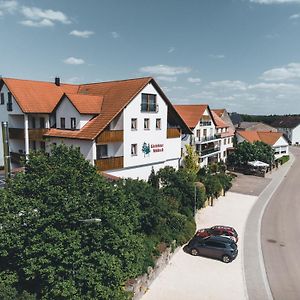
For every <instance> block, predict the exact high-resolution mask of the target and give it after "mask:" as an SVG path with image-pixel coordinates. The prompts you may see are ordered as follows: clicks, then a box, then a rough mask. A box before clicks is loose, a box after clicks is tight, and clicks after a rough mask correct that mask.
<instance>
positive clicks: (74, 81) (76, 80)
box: [66, 76, 82, 84]
mask: <svg viewBox="0 0 300 300" xmlns="http://www.w3.org/2000/svg"><path fill="white" fill-rule="evenodd" d="M80 82H82V80H81V78H79V77H76V76H75V77H71V78H69V79H67V80H66V83H71V84H74V83H80Z"/></svg>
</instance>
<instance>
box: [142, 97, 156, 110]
mask: <svg viewBox="0 0 300 300" xmlns="http://www.w3.org/2000/svg"><path fill="white" fill-rule="evenodd" d="M157 111H158V105H157V104H156V95H153V94H142V104H141V112H157Z"/></svg>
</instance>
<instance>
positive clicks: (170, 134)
mask: <svg viewBox="0 0 300 300" xmlns="http://www.w3.org/2000/svg"><path fill="white" fill-rule="evenodd" d="M180 136H181V131H180V129H179V128H168V129H167V139H173V138H179V137H180Z"/></svg>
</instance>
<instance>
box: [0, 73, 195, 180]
mask: <svg viewBox="0 0 300 300" xmlns="http://www.w3.org/2000/svg"><path fill="white" fill-rule="evenodd" d="M0 93H1V104H0V121H1V122H3V121H7V122H8V126H9V144H10V154H11V161H12V162H13V163H15V164H17V163H18V162H19V161H20V158H21V157H24V156H26V155H28V154H29V151H30V150H43V151H49V150H50V148H51V145H53V144H59V143H64V144H66V145H73V146H76V147H79V148H80V151H81V153H82V154H83V156H84V157H85V158H86V159H87V160H89V161H90V162H91V164H93V165H95V166H96V167H97V168H98V170H99V172H103V171H104V172H105V173H107V174H108V175H111V176H117V177H130V178H139V179H147V178H148V176H149V174H150V172H151V169H152V168H154V170H155V171H157V170H159V169H160V168H162V167H165V166H172V167H174V168H176V169H177V168H178V167H179V162H180V158H181V135H182V134H189V133H191V131H190V129H189V128H188V126H187V125H186V124H185V122H184V121H183V120H182V118H181V117H180V116H179V115H178V113H177V111H176V110H175V109H174V107H173V106H172V104H171V102H170V101H169V99H168V98H167V97H166V95H165V94H164V93H163V91H162V90H161V88H160V87H159V86H158V84H157V83H156V81H155V80H154V79H153V78H151V77H146V78H136V79H128V80H120V81H110V82H101V83H92V84H81V85H75V84H63V83H61V82H60V79H59V78H56V79H55V82H41V81H32V80H20V79H12V78H1V79H0ZM0 165H3V145H2V137H1V142H0Z"/></svg>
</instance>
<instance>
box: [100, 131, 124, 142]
mask: <svg viewBox="0 0 300 300" xmlns="http://www.w3.org/2000/svg"><path fill="white" fill-rule="evenodd" d="M123 135H124V134H123V130H105V131H103V132H101V133H100V135H99V136H98V137H97V139H96V143H97V144H101V143H115V142H123Z"/></svg>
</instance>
